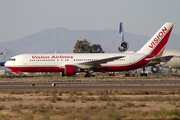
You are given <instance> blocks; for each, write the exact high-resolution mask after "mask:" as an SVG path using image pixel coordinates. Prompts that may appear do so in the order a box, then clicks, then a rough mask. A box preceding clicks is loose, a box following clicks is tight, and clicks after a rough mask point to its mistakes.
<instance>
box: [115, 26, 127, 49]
mask: <svg viewBox="0 0 180 120" xmlns="http://www.w3.org/2000/svg"><path fill="white" fill-rule="evenodd" d="M119 33H120V34H121V36H122V42H121V43H120V45H119V46H118V50H119V51H120V52H124V51H126V50H127V49H128V48H129V45H128V43H127V42H125V41H124V32H123V23H120V27H119Z"/></svg>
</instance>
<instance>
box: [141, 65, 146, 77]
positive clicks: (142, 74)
mask: <svg viewBox="0 0 180 120" xmlns="http://www.w3.org/2000/svg"><path fill="white" fill-rule="evenodd" d="M140 76H141V77H143V76H146V77H147V73H145V67H143V73H141V75H140Z"/></svg>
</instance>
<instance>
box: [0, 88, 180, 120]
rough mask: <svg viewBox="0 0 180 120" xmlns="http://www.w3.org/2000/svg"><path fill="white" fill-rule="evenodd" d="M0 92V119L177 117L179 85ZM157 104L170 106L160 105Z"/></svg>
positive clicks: (106, 119)
mask: <svg viewBox="0 0 180 120" xmlns="http://www.w3.org/2000/svg"><path fill="white" fill-rule="evenodd" d="M22 91H23V92H22ZM0 93H1V97H0V101H1V103H0V119H2V120H14V119H24V120H55V119H59V120H72V119H74V120H75V119H76V118H77V119H78V120H120V119H154V120H155V119H180V110H178V109H179V108H180V96H179V95H180V90H179V89H178V90H106V89H104V90H75V89H74V90H72V89H71V90H62V89H50V90H40V89H32V90H26V89H25V90H21V91H19V90H0ZM3 96H4V97H3ZM10 103H12V104H11V105H9V104H10ZM161 104H162V105H163V104H166V105H164V108H165V107H166V106H171V107H172V108H168V109H167V110H166V109H164V108H163V109H161V107H162V106H161ZM158 106H159V108H158V109H153V110H150V109H152V108H155V107H158Z"/></svg>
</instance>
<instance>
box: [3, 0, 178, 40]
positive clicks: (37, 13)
mask: <svg viewBox="0 0 180 120" xmlns="http://www.w3.org/2000/svg"><path fill="white" fill-rule="evenodd" d="M179 5H180V0H0V43H2V42H6V41H10V40H16V39H18V38H22V37H25V36H28V35H31V34H34V33H37V32H39V31H42V30H44V29H52V28H56V27H62V28H68V29H70V30H95V31H100V30H105V29H115V30H119V23H120V22H123V28H124V31H125V32H129V33H132V34H136V35H145V36H148V37H151V36H152V35H153V34H154V33H155V32H156V31H157V30H158V29H159V28H160V27H161V26H162V25H163V24H164V23H165V22H175V25H174V28H173V31H172V33H174V34H178V35H180V13H179V12H180V7H179Z"/></svg>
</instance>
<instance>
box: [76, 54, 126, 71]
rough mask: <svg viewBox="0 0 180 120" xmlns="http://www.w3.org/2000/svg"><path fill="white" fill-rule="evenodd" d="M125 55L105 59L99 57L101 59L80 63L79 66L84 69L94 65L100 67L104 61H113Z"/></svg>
mask: <svg viewBox="0 0 180 120" xmlns="http://www.w3.org/2000/svg"><path fill="white" fill-rule="evenodd" d="M123 57H125V56H116V57H110V58H104V59H99V60H93V61H88V62H83V63H78V64H77V66H78V67H80V68H83V69H89V68H92V67H99V66H101V64H103V63H107V62H111V61H114V60H117V59H119V58H123Z"/></svg>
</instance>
